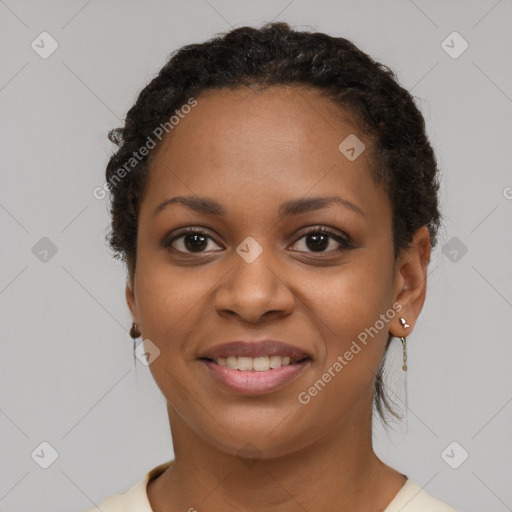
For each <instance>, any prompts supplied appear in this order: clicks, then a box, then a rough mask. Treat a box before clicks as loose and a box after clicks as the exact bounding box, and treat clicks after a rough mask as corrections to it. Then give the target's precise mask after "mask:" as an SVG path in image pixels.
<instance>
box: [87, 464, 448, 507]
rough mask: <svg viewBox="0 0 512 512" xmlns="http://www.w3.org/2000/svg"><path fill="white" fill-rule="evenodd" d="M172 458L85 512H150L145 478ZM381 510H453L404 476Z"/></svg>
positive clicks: (149, 477) (154, 475)
mask: <svg viewBox="0 0 512 512" xmlns="http://www.w3.org/2000/svg"><path fill="white" fill-rule="evenodd" d="M171 464H172V461H170V462H166V463H164V464H161V465H160V466H157V467H156V468H154V469H152V470H151V471H150V472H149V473H147V474H146V476H145V477H144V478H143V479H142V480H141V481H140V482H139V483H137V484H136V485H134V486H133V487H132V488H131V489H129V490H128V491H127V492H125V493H124V494H113V495H112V496H109V497H108V498H107V499H106V500H105V501H103V502H102V503H101V504H100V506H99V508H91V509H88V510H86V511H85V512H153V509H152V508H151V505H150V503H149V499H148V495H147V492H146V489H147V485H148V482H149V480H152V479H153V478H156V477H157V476H158V475H160V474H161V473H163V472H164V471H165V470H166V469H167V468H168V467H169V466H170V465H171ZM383 512H457V511H456V510H455V509H454V508H452V507H450V506H449V505H447V504H446V503H443V502H442V501H440V500H438V499H437V498H434V497H433V496H430V494H427V492H426V491H424V490H423V489H422V488H421V487H420V486H419V485H418V484H416V483H415V482H414V481H412V480H410V479H408V480H406V482H405V484H404V485H403V487H402V488H401V489H400V490H399V491H398V493H397V494H396V495H395V497H394V498H393V500H392V501H391V503H390V504H389V505H388V506H387V507H386V509H385V510H384V511H383Z"/></svg>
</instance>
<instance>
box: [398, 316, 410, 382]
mask: <svg viewBox="0 0 512 512" xmlns="http://www.w3.org/2000/svg"><path fill="white" fill-rule="evenodd" d="M399 320H400V323H401V324H402V327H403V328H404V329H407V328H408V327H410V325H409V324H408V323H407V320H406V319H405V318H404V317H403V316H402V317H400V318H399ZM400 340H401V341H402V350H403V354H404V364H403V366H402V370H403V371H404V372H406V371H407V338H406V337H405V336H401V337H400Z"/></svg>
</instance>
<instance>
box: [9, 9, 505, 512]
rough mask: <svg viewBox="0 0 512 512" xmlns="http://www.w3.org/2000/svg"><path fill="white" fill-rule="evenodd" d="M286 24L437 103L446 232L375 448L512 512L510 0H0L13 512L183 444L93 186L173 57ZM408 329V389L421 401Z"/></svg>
mask: <svg viewBox="0 0 512 512" xmlns="http://www.w3.org/2000/svg"><path fill="white" fill-rule="evenodd" d="M273 19H277V20H283V21H287V22H289V23H291V24H293V25H295V26H298V27H301V28H306V26H309V27H312V28H314V29H317V30H321V31H324V32H327V33H330V34H332V35H341V36H344V37H347V38H349V39H351V40H353V41H354V42H355V43H356V44H357V45H359V46H360V47H361V48H362V49H363V50H365V51H367V52H369V53H370V54H371V55H372V56H373V57H375V58H376V59H377V60H380V61H382V62H384V63H385V64H388V65H389V66H391V67H392V68H393V69H395V70H396V72H397V73H398V76H399V79H400V80H401V82H402V84H403V85H404V86H405V87H406V88H408V89H409V90H412V92H413V94H414V95H415V96H417V97H418V98H419V102H420V103H419V104H420V106H421V109H422V111H423V112H424V115H425V117H426V120H427V123H428V132H429V134H430V136H431V140H432V143H433V145H434V146H435V148H436V151H437V155H438V158H439V164H440V167H441V170H442V172H443V182H442V191H441V196H442V203H443V210H444V215H445V227H444V229H443V230H442V232H441V239H440V245H439V248H438V249H437V250H436V251H435V252H434V254H433V258H432V263H431V266H430V276H429V279H430V281H429V292H428V298H427V302H426V305H425V308H424V311H423V312H422V315H421V317H420V319H419V322H418V324H417V328H416V329H415V331H414V333H413V335H412V336H411V337H410V338H409V339H408V348H409V350H408V352H409V354H408V355H409V373H408V376H407V390H408V408H407V421H406V422H403V423H402V424H398V423H397V424H395V427H394V430H392V431H390V433H389V434H387V433H386V432H385V431H384V430H383V429H382V428H381V427H380V423H378V422H377V423H376V426H375V434H374V438H375V449H376V451H377V453H378V454H379V455H380V456H381V457H382V458H383V459H384V460H385V461H386V462H387V463H388V464H390V465H392V466H394V467H395V468H397V469H399V470H400V471H402V472H405V473H406V474H407V475H408V476H409V477H410V478H412V479H414V480H415V481H416V482H417V483H418V484H420V485H421V486H424V487H425V490H426V491H427V492H429V493H431V494H434V495H435V496H437V497H439V498H440V499H442V500H445V501H447V502H448V503H450V504H451V505H452V506H454V507H456V508H458V509H460V510H465V511H468V512H472V511H478V510H494V511H505V510H512V487H511V485H510V482H511V481H512V464H511V461H512V445H511V444H512V443H511V436H510V432H511V431H512V429H511V426H512V403H511V402H512V386H511V379H510V374H511V372H510V365H511V361H512V358H511V355H512V354H511V351H512V349H511V343H510V328H511V308H512V267H511V265H510V255H511V254H512V242H511V236H510V226H511V217H512V215H511V213H512V200H511V199H510V198H512V188H511V187H512V175H511V172H510V162H511V144H510V135H511V133H510V132H511V130H510V125H511V120H512V99H511V96H512V74H511V68H510V49H511V43H512V35H511V34H512V31H511V26H510V20H511V19H512V3H511V1H510V0H501V1H496V0H485V1H484V0H482V1H478V2H476V1H472V2H470V1H466V2H456V1H429V2H427V1H426V0H414V1H412V0H401V1H387V2H382V1H379V0H374V1H366V2H356V1H351V2H348V1H337V2H334V1H315V2H306V1H301V0H294V1H290V0H283V1H277V0H275V1H260V2H256V1H252V2H249V1H236V2H235V1H227V0H208V1H206V0H196V1H187V2H185V1H172V2H170V1H167V2H164V1H156V0H151V1H144V2H143V1H139V2H135V1H124V2H121V1H119V0H117V1H108V2H107V1H101V0H89V1H85V0H80V1H68V2H57V1H46V2H41V1H35V0H33V1H21V0H20V1H15V0H0V34H1V35H0V38H1V40H0V42H1V44H0V55H1V66H0V109H1V110H0V112H1V131H0V168H1V186H0V223H1V233H2V243H1V244H0V255H1V256H0V257H1V276H0V312H1V319H0V329H1V331H0V332H1V354H2V357H0V379H1V383H0V461H1V465H0V509H1V510H4V511H22V510H23V511H30V510H34V511H35V510H38V511H40V512H45V511H61V510H62V511H64V510H66V511H73V510H75V511H79V510H84V509H86V508H89V507H92V506H93V503H96V504H97V503H99V502H100V501H102V500H103V499H104V498H105V497H106V496H107V495H109V494H113V493H114V492H124V491H126V490H127V489H128V488H129V487H131V486H132V485H134V484H135V483H136V482H137V481H139V480H140V478H142V476H143V475H144V474H145V473H146V471H148V470H149V469H151V468H152V467H154V466H156V465H157V464H160V463H162V462H165V461H167V460H170V459H171V458H172V444H171V439H170V433H169V429H168V421H167V414H166V410H165V403H164V400H163V398H162V396H161V394H160V392H159V390H158V389H157V388H156V385H155V384H154V383H153V381H152V378H151V376H150V373H149V370H148V368H147V367H145V366H143V365H142V364H140V363H139V362H137V364H136V366H134V364H133V357H132V340H131V338H129V336H128V329H129V326H130V317H129V314H128V309H127V307H126V304H125V299H124V285H125V276H124V269H123V267H122V266H121V264H120V263H118V262H116V261H114V260H113V259H112V258H111V257H110V256H109V252H108V248H107V246H106V244H105V241H104V237H105V234H106V232H107V227H108V222H109V218H108V214H107V210H106V206H107V202H106V201H105V200H97V199H95V198H94V197H93V194H92V191H93V189H94V188H95V187H97V186H102V185H103V183H104V168H105V165H106V163H107V160H108V155H109V153H110V151H111V149H112V148H111V146H110V143H108V141H107V139H106V133H107V131H108V130H109V129H111V128H113V127H116V126H119V125H120V123H121V119H122V118H123V117H124V115H125V114H126V111H127V110H128V108H129V107H130V106H131V105H132V103H133V101H134V100H135V98H136V95H137V93H138V92H139V91H140V89H141V88H142V87H143V86H144V85H145V84H146V83H147V81H148V80H149V79H150V78H151V76H153V75H154V74H155V73H156V72H157V71H158V70H159V69H160V67H161V66H162V65H163V64H164V62H165V60H166V58H167V56H168V54H169V53H170V52H171V51H172V50H174V49H176V48H178V47H180V46H182V45H184V44H187V43H191V42H198V41H203V40H204V39H206V38H208V37H210V36H211V35H213V34H215V33H218V32H223V31H226V30H228V29H230V27H235V26H241V25H246V24H249V25H257V26H259V25H260V23H261V22H262V21H270V20H273ZM43 31H47V32H49V33H50V34H51V36H52V37H53V38H54V39H55V40H56V41H57V42H58V45H59V46H58V49H57V50H56V51H55V52H54V53H53V54H52V55H51V56H49V57H48V58H47V59H43V58H41V57H40V56H39V54H38V53H36V51H34V50H33V49H32V47H31V43H32V41H34V40H36V42H37V41H38V40H39V41H40V39H37V38H38V36H39V34H40V33H41V32H43ZM453 31H457V32H458V33H459V34H460V35H461V36H462V37H463V38H464V40H466V41H467V42H468V44H469V47H468V49H467V50H466V51H465V52H464V53H462V54H461V55H460V56H458V57H457V58H452V57H451V56H450V55H448V53H447V52H446V51H445V50H444V49H443V47H442V45H441V43H442V41H443V40H445V39H446V38H447V36H448V35H449V34H451V33H452V32H453ZM452 40H453V38H452V39H448V43H445V44H449V45H450V46H452V47H453V48H452V49H451V51H452V53H453V52H454V51H455V52H458V51H459V50H460V49H461V48H462V46H461V40H453V42H452ZM40 44H41V43H40ZM45 47H46V48H48V47H49V45H48V42H47V43H45ZM43 237H47V238H48V239H49V240H51V242H52V243H53V244H54V245H55V246H56V248H57V252H56V254H55V255H53V256H52V253H51V252H49V253H48V255H47V256H46V261H41V258H44V256H43V255H44V253H40V252H38V251H41V250H42V249H41V247H40V246H39V245H36V244H38V243H39V244H43V248H44V244H48V242H47V241H43V242H40V240H41V238H43ZM454 237H456V238H454ZM446 244H448V245H446ZM34 246H36V249H33V247H34ZM443 246H445V247H446V249H445V250H444V253H443V250H442V248H443ZM466 250H467V252H465V251H466ZM399 343H400V342H399V340H394V342H393V345H392V354H391V356H392V357H391V359H390V361H389V362H390V365H389V375H388V383H389V386H390V389H391V390H394V391H392V392H394V393H396V400H397V401H398V402H399V403H402V401H403V400H405V396H406V395H405V391H404V389H405V387H404V386H405V382H404V375H403V372H402V371H401V369H400V357H401V347H400V345H399ZM43 441H46V442H48V443H49V444H50V445H51V446H52V447H53V448H54V449H55V450H56V451H57V452H58V458H57V459H56V460H55V462H54V463H53V464H52V465H51V466H50V467H49V468H48V469H42V468H41V467H40V466H39V465H38V463H36V461H35V460H34V459H36V460H37V461H38V462H39V463H44V461H43V459H44V458H45V457H49V456H50V455H49V454H50V452H49V451H48V449H46V451H45V449H43V452H41V451H40V450H39V452H37V453H39V454H40V457H39V459H38V458H37V456H34V459H33V458H32V457H31V453H32V452H33V451H34V450H35V449H36V448H37V447H38V446H39V445H40V443H41V442H43ZM454 441H456V442H457V443H458V444H457V445H455V447H453V446H452V447H451V448H454V449H453V451H451V448H450V449H448V451H447V452H445V451H444V450H445V449H446V448H447V447H448V446H449V445H450V443H452V442H454ZM463 450H465V451H467V452H468V453H469V457H468V458H467V460H465V461H464V462H463V463H462V464H460V462H461V460H463V455H464V452H463ZM41 453H44V456H43V455H41ZM443 453H444V455H443ZM446 461H449V462H450V463H451V464H452V465H459V464H460V465H459V466H458V468H457V469H453V468H452V467H450V465H449V464H448V463H447V462H446Z"/></svg>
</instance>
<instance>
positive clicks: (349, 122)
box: [127, 86, 430, 457]
mask: <svg viewBox="0 0 512 512" xmlns="http://www.w3.org/2000/svg"><path fill="white" fill-rule="evenodd" d="M196 99H197V106H195V107H194V108H193V109H191V111H190V112H189V113H188V114H187V115H186V116H185V117H184V118H183V119H181V120H180V121H179V124H178V125H176V126H174V128H173V129H172V131H171V132H170V133H169V135H168V136H167V138H166V139H164V141H163V142H162V144H161V145H160V146H159V148H158V149H157V150H155V151H156V152H155V154H154V155H153V158H152V161H151V166H150V177H149V182H148V186H147V189H146V191H145V194H144V197H143V199H142V202H141V207H140V217H139V227H138V242H137V265H136V270H135V276H134V279H133V282H130V283H129V284H128V286H127V300H128V304H129V307H130V309H131V312H132V316H133V319H134V321H136V322H137V323H138V326H139V329H140V331H141V333H142V337H143V339H145V340H148V339H149V340H151V344H150V345H147V346H148V347H149V348H148V350H149V351H150V352H151V351H152V350H155V349H154V348H153V347H154V346H156V347H158V350H159V351H160V352H159V355H158V357H156V359H154V361H153V362H152V363H151V365H150V369H151V372H152V374H153V376H154V378H155V380H156V383H157V384H158V386H159V388H160V389H161V391H162V393H163V394H164V396H165V398H166V399H167V402H168V409H169V414H170V419H171V427H172V424H173V421H174V422H179V423H180V424H182V425H186V428H187V429H189V430H190V432H192V433H193V434H194V435H195V436H197V438H198V439H201V440H202V441H204V442H205V443H207V444H208V445H210V446H213V447H215V448H217V449H219V450H222V451H224V452H226V453H231V454H236V453H239V452H240V450H243V447H244V446H246V445H247V443H251V444H252V445H254V446H255V447H257V450H258V452H259V454H260V456H262V457H270V456H277V455H283V454H287V453H290V452H292V451H294V450H297V449H299V448H304V447H307V446H310V445H312V444H313V443H315V442H316V441H318V440H319V439H320V438H322V437H326V436H330V435H333V433H334V432H341V431H343V428H344V427H347V425H348V424H349V423H350V422H364V421H366V419H367V418H368V417H369V416H368V415H369V412H370V410H371V401H372V396H373V384H374V379H375V374H376V372H377V369H378V367H379V364H380V362H381V359H382V356H383V353H384V348H385V344H386V341H387V339H388V335H389V333H390V332H392V333H393V331H394V335H396V336H401V335H403V334H402V331H403V328H402V327H400V326H399V323H398V317H399V316H405V317H406V318H407V321H408V323H409V324H410V325H411V326H412V325H413V323H414V320H415V318H416V316H417V315H418V314H419V310H420V309H421V306H422V304H423V302H422V301H423V293H424V289H423V288H422V286H421V284H420V282H423V283H424V279H423V280H422V279H421V278H422V276H423V277H424V270H425V269H426V264H427V263H428V261H427V260H428V254H429V247H430V245H429V244H428V235H425V232H424V231H425V230H421V233H422V237H421V240H420V242H421V243H419V244H416V247H421V248H422V249H421V250H419V249H418V250H416V252H415V250H412V251H410V252H408V253H405V254H404V256H403V257H401V258H400V259H399V260H397V261H395V260H394V258H393V238H392V212H391V206H390V202H389V198H388V197H387V195H386V193H385V192H384V190H383V189H382V188H381V186H380V185H378V184H376V183H375V182H374V180H373V179H372V177H371V174H370V171H369V166H370V161H371V158H372V155H371V147H372V141H371V139H369V138H368V137H366V136H365V135H364V134H363V133H361V132H360V131H359V129H358V127H357V125H356V123H355V122H354V120H353V119H352V118H351V117H350V115H349V114H348V113H344V112H343V111H342V110H341V108H340V107H339V106H335V105H333V104H332V103H331V102H330V101H329V100H327V99H326V98H324V97H322V96H321V95H320V94H319V93H318V92H316V91H314V90H311V89H307V88H302V87H297V86H295V87H284V86H274V87H270V88H268V89H265V90H247V89H236V90H224V89H223V90H217V91H207V92H205V93H202V94H201V95H199V96H198V97H197V98H196ZM354 135H355V136H357V138H358V139H359V140H360V141H361V142H363V143H364V144H365V150H364V151H363V152H362V153H361V154H360V155H359V156H358V157H357V158H355V159H353V158H351V159H349V158H347V156H346V155H349V156H351V157H352V156H353V155H352V153H351V152H350V150H349V152H348V153H347V152H345V154H344V153H343V152H341V151H340V149H339V148H338V147H339V145H340V143H341V142H342V141H344V140H345V139H346V138H347V137H348V136H352V137H353V136H354ZM349 140H350V139H349ZM177 197H182V198H185V199H184V200H181V201H180V200H173V201H172V202H170V201H169V200H170V199H173V198H177ZM200 198H201V199H202V200H201V199H200ZM329 199H332V200H331V201H329ZM187 230H188V231H187ZM421 233H420V234H421ZM427 245H428V248H427ZM418 255H419V256H418ZM404 288H406V291H403V289H404ZM397 304H398V306H397ZM399 309H401V311H399ZM409 331H410V329H409ZM409 331H408V332H407V334H408V333H409ZM362 333H366V342H365V343H364V342H363V339H365V335H364V334H362ZM370 333H371V334H370ZM262 340H274V341H278V342H282V343H283V344H286V346H285V345H280V344H275V343H267V344H262V345H258V344H255V345H253V344H250V343H249V342H260V341H262ZM233 341H239V342H241V343H238V344H237V345H227V346H226V345H225V344H226V343H229V342H233ZM145 343H148V342H147V341H146V342H145ZM221 345H224V347H221ZM290 346H291V347H292V349H290ZM356 347H359V350H357V348H356ZM290 350H291V351H290ZM237 354H238V355H239V356H240V357H238V358H237ZM350 354H352V356H350ZM250 355H253V356H254V358H251V357H249V356H250ZM279 355H281V357H279ZM228 356H229V357H230V358H231V359H227V357H228ZM266 356H272V357H268V358H267V357H266ZM287 357H289V358H290V360H289V361H288V360H287V359H286V358H287ZM342 361H343V362H342ZM272 362H273V363H272ZM287 363H290V364H287ZM336 363H337V364H336ZM271 364H273V366H275V367H276V368H270V369H269V365H271ZM225 365H228V366H229V365H231V366H233V365H238V366H237V367H238V368H241V369H234V368H229V367H228V366H225ZM251 365H253V370H248V369H247V368H250V367H251ZM279 365H281V367H280V368H277V366H279ZM254 368H257V369H256V370H255V369H254ZM347 428H348V427H347Z"/></svg>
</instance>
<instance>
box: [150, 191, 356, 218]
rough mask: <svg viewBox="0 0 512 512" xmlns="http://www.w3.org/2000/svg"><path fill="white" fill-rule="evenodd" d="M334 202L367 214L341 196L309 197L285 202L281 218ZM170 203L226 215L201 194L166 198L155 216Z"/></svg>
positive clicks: (158, 207)
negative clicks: (200, 195)
mask: <svg viewBox="0 0 512 512" xmlns="http://www.w3.org/2000/svg"><path fill="white" fill-rule="evenodd" d="M333 203H334V204H340V205H341V206H343V207H345V208H347V209H349V210H352V211H353V212H356V213H358V214H360V215H363V216H364V215H365V214H364V212H363V210H361V208H359V207H358V206H356V205H355V204H353V203H351V202H350V201H347V200H346V199H343V198H341V197H339V196H330V197H309V198H301V199H293V200H291V201H286V202H285V203H283V204H282V205H281V206H280V207H279V220H282V219H284V218H285V217H290V216H292V215H300V214H301V213H307V212H310V211H313V210H320V209H322V208H325V207H326V206H329V205H330V204H333ZM170 204H181V205H183V206H185V207H187V208H188V209H190V210H193V211H195V212H197V213H203V214H207V215H216V216H219V217H225V216H226V209H225V208H224V207H223V206H222V205H221V204H220V203H219V202H217V201H215V200H213V199H208V198H207V197H199V196H176V197H173V198H171V199H166V200H165V201H163V202H162V203H160V204H159V205H158V206H157V207H156V208H155V211H154V212H153V216H155V215H157V214H158V213H160V212H161V211H162V210H163V209H164V208H165V207H166V206H168V205H170Z"/></svg>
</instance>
